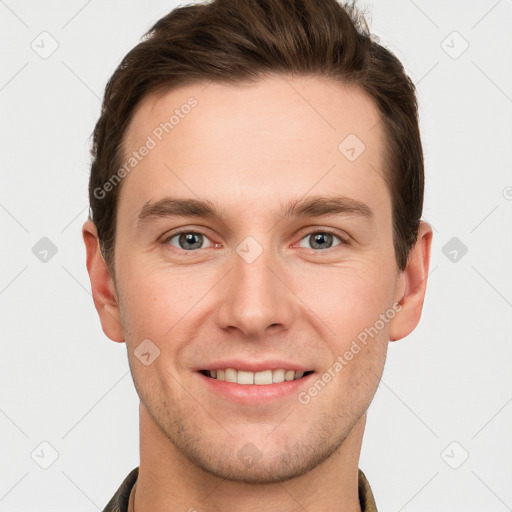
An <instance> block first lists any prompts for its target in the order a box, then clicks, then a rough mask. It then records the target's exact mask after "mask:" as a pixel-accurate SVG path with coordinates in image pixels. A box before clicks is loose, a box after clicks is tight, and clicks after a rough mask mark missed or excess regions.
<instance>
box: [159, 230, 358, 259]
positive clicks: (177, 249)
mask: <svg viewBox="0 0 512 512" xmlns="http://www.w3.org/2000/svg"><path fill="white" fill-rule="evenodd" d="M190 233H192V234H195V235H202V236H204V237H205V238H207V239H208V240H209V237H208V235H206V233H203V232H202V231H193V230H184V231H177V232H176V233H172V234H171V235H169V236H167V237H166V238H165V239H164V240H162V244H163V245H167V246H169V241H170V240H171V239H173V238H174V237H176V236H179V235H183V234H190ZM318 233H321V234H329V235H332V236H334V237H335V238H337V239H338V240H339V241H340V243H339V244H338V245H335V246H333V247H329V248H327V249H312V248H311V249H309V248H308V250H309V251H313V252H315V253H326V252H328V251H330V250H331V249H336V247H340V246H345V245H349V241H348V240H347V239H345V238H343V237H342V236H340V235H339V234H337V233H335V232H334V231H332V230H330V229H315V230H312V231H309V232H308V233H306V234H305V235H304V236H303V237H302V238H301V239H300V241H299V242H301V241H302V240H304V239H305V238H307V237H309V236H311V235H313V234H318ZM212 243H213V245H216V244H215V242H212ZM170 247H172V249H171V250H176V251H179V252H181V253H190V254H193V253H195V252H198V251H200V250H201V249H194V250H190V251H186V250H184V249H179V248H177V247H174V246H170ZM205 249H209V247H206V248H205Z"/></svg>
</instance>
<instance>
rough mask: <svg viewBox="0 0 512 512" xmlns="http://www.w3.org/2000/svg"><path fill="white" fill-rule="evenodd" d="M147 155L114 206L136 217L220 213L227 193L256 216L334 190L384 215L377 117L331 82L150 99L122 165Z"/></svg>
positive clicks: (211, 88) (196, 90)
mask: <svg viewBox="0 0 512 512" xmlns="http://www.w3.org/2000/svg"><path fill="white" fill-rule="evenodd" d="M143 146H147V147H150V149H149V150H148V151H144V153H145V155H144V156H143V157H140V155H138V160H137V162H136V165H135V166H134V167H133V170H130V172H129V175H127V176H126V177H125V178H124V182H123V187H122V190H121V197H120V198H119V204H120V205H121V204H122V203H123V202H124V201H127V202H128V203H129V204H130V211H131V212H133V214H135V213H136V210H138V209H140V207H142V205H143V204H144V203H146V202H147V201H148V200H157V199H159V198H160V197H163V196H165V195H181V196H188V197H196V198H199V197H201V198H208V199H209V200H211V201H213V202H214V203H218V204H222V203H223V202H224V203H225V201H226V191H229V198H230V200H232V202H233V205H235V203H236V202H238V203H239V204H247V201H249V202H250V203H252V205H253V207H255V205H257V204H260V203H262V202H263V201H264V200H265V198H274V199H278V200H284V199H285V197H283V194H285V195H287V196H289V197H290V198H294V199H296V198H300V197H303V196H304V195H305V194H307V193H308V192H311V193H314V194H317V195H318V194H322V193H327V192H332V191H333V190H334V189H335V190H336V192H339V193H343V194H344V195H348V196H352V197H354V198H356V199H360V200H364V199H366V200H367V202H373V204H374V205H376V203H379V204H380V205H381V206H382V205H384V206H389V198H388V197H387V189H386V187H385V182H384V180H383V172H384V162H385V155H384V150H383V148H384V144H383V130H382V123H381V122H380V115H379V113H378V110H377V108H376V107H375V104H374V102H373V101H372V99H371V98H370V97H369V96H368V95H367V94H366V93H364V92H363V91H362V90H360V89H359V88H356V87H354V86H347V85H344V84H341V83H339V82H334V81H332V80H326V79H320V78H318V77H289V76H282V75H277V76H268V77H266V78H264V79H261V80H260V81H258V82H256V83H248V82H245V83H240V84H236V85H228V84H222V83H216V82H211V83H208V82H204V83H196V84H191V85H186V86H182V87H179V88H176V89H173V90H170V91H168V92H165V93H161V94H159V95H150V96H148V97H146V98H145V99H144V100H143V101H142V102H141V104H140V105H139V106H138V108H137V110H136V111H135V113H134V116H133V118H132V120H131V123H130V125H129V127H128V130H127V132H126V134H125V137H124V148H125V154H124V163H126V162H127V161H128V159H130V158H131V159H133V158H134V157H133V152H134V151H135V152H139V153H140V151H138V150H139V149H140V148H142V147H143ZM357 196H359V197H357ZM267 206H268V205H265V206H262V208H266V207H267ZM377 206H378V205H377Z"/></svg>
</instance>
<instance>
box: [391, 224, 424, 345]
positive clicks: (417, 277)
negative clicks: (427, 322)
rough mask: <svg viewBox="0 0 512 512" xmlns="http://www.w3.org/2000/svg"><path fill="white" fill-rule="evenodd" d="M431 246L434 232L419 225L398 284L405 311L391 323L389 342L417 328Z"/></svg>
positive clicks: (400, 312) (398, 297)
mask: <svg viewBox="0 0 512 512" xmlns="http://www.w3.org/2000/svg"><path fill="white" fill-rule="evenodd" d="M431 245H432V228H431V226H430V225H429V224H428V223H427V222H424V221H420V226H419V230H418V237H417V239H416V243H415V244H414V246H413V247H412V248H411V251H410V253H409V258H408V260H407V266H406V267H405V269H404V270H403V271H402V272H401V273H400V276H399V278H398V280H397V293H396V297H395V301H396V302H398V303H399V304H400V305H401V306H402V309H401V310H400V311H399V312H398V313H397V314H396V316H395V317H394V318H393V320H391V322H390V327H389V341H396V340H400V339H402V338H405V336H407V335H408V334H410V333H411V332H412V331H413V330H414V329H415V328H416V326H417V325H418V323H419V321H420V318H421V311H422V309H423V301H424V299H425V292H426V290H427V278H428V269H429V264H430V249H431Z"/></svg>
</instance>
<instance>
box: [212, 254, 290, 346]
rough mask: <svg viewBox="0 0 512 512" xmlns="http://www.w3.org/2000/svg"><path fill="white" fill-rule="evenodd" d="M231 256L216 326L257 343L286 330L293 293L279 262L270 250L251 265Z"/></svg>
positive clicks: (249, 262)
mask: <svg viewBox="0 0 512 512" xmlns="http://www.w3.org/2000/svg"><path fill="white" fill-rule="evenodd" d="M241 254H242V256H240V254H239V253H237V252H233V257H232V266H231V271H230V272H229V273H228V274H227V276H226V278H225V279H224V280H223V281H222V283H221V284H222V288H221V290H222V291H221V294H220V298H219V307H218V308H217V322H218V325H219V327H220V328H222V329H228V330H234V329H237V330H239V331H241V332H242V333H243V334H244V335H245V337H247V338H251V339H257V338H261V337H264V336H268V335H269V333H270V332H271V331H272V332H273V331H275V332H277V331H278V329H279V328H281V329H288V328H289V327H290V325H291V322H292V318H293V312H294V297H295V295H294V293H293V291H292V290H291V289H290V288H291V286H290V284H289V283H288V282H287V281H288V280H289V279H287V278H286V276H285V274H286V272H285V269H284V267H283V264H282V262H280V261H279V260H278V258H277V257H275V256H274V255H273V254H272V253H271V251H270V250H264V251H263V252H262V253H261V254H260V255H259V256H258V257H257V258H256V259H255V260H254V261H252V262H251V260H250V259H244V257H243V253H241Z"/></svg>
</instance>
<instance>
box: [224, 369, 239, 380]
mask: <svg viewBox="0 0 512 512" xmlns="http://www.w3.org/2000/svg"><path fill="white" fill-rule="evenodd" d="M224 380H225V381H226V382H236V370H235V369H234V368H226V370H225V371H224Z"/></svg>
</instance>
